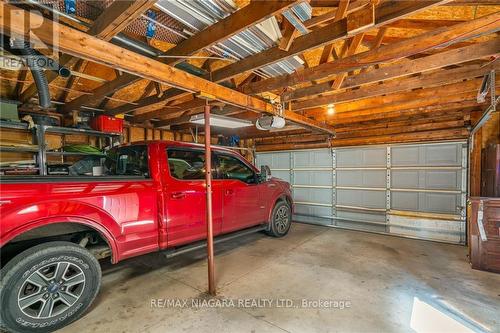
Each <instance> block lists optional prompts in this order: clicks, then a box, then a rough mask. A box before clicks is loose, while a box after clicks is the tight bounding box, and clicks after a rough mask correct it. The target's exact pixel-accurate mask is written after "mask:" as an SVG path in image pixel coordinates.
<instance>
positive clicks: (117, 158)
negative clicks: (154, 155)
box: [104, 145, 149, 178]
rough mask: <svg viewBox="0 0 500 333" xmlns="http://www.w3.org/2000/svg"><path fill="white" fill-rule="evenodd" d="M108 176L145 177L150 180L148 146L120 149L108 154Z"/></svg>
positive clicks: (106, 164)
mask: <svg viewBox="0 0 500 333" xmlns="http://www.w3.org/2000/svg"><path fill="white" fill-rule="evenodd" d="M104 164H105V167H106V174H107V175H112V176H115V175H116V176H122V175H126V176H143V177H145V178H149V164H148V148H147V146H146V145H137V146H128V147H119V148H114V149H111V150H110V151H109V152H108V153H107V154H106V161H105V163H104Z"/></svg>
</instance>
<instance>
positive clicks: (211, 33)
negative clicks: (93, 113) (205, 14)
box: [63, 0, 303, 114]
mask: <svg viewBox="0 0 500 333" xmlns="http://www.w3.org/2000/svg"><path fill="white" fill-rule="evenodd" d="M302 1H303V0H286V1H253V2H251V3H250V4H249V5H247V6H246V7H243V8H242V9H241V10H238V11H236V12H234V13H233V14H232V15H229V16H228V17H226V18H224V19H222V20H220V21H219V22H217V23H215V24H213V25H211V26H209V27H207V28H206V29H204V30H202V31H200V32H199V33H197V34H196V35H194V36H192V37H190V38H188V39H186V40H185V41H183V42H181V43H179V44H178V45H176V46H174V47H173V48H172V49H170V50H168V51H166V52H165V55H167V56H174V58H161V60H160V61H161V62H162V63H164V64H169V65H174V64H176V63H178V62H180V61H183V60H184V59H183V57H185V56H189V55H192V54H194V53H196V52H198V51H201V50H202V49H204V48H206V47H209V46H212V45H214V44H215V43H217V42H220V41H222V40H224V39H227V38H229V37H231V36H233V35H235V34H237V33H239V32H241V31H242V30H244V29H246V28H248V27H249V26H251V25H254V24H256V23H258V22H262V21H263V20H265V19H267V18H269V17H271V16H273V15H275V14H277V13H279V12H281V11H283V10H286V9H287V8H289V7H290V6H293V5H294V4H297V3H299V2H302ZM175 56H179V58H175ZM139 80H140V78H139V77H137V76H134V75H132V74H130V73H129V74H124V75H123V76H122V77H119V78H116V79H115V80H113V81H110V82H108V83H105V84H103V85H102V86H100V87H98V88H96V89H94V90H93V91H92V95H85V96H81V97H78V98H75V99H74V100H72V101H71V102H70V103H67V104H66V105H65V106H64V107H63V110H64V111H67V110H68V109H79V108H80V107H81V106H82V105H88V104H94V103H97V102H98V101H99V100H101V99H102V98H104V96H106V95H108V94H110V93H114V92H116V91H118V90H121V89H123V88H125V87H127V86H129V85H131V84H133V83H135V82H137V81H139ZM177 92H179V91H177ZM179 93H180V92H179ZM137 102H138V103H139V104H144V103H143V102H142V101H137ZM157 103H163V101H162V100H161V99H160V100H159V101H158V102H157ZM122 109H124V110H122V111H120V113H123V112H129V111H131V110H133V108H132V106H131V105H129V106H128V108H126V107H125V106H124V107H123V108H122ZM115 114H116V113H115Z"/></svg>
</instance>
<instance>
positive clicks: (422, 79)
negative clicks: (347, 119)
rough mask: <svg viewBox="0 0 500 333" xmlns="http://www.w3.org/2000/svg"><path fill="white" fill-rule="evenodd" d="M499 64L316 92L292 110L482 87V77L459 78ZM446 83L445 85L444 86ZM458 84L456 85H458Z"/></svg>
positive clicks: (471, 66) (496, 67)
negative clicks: (319, 94) (328, 93)
mask: <svg viewBox="0 0 500 333" xmlns="http://www.w3.org/2000/svg"><path fill="white" fill-rule="evenodd" d="M499 68H500V63H497V62H496V63H494V64H491V65H488V66H480V65H470V66H465V67H458V68H453V69H449V70H442V71H439V72H436V73H430V74H424V75H420V76H415V77H410V78H407V79H401V80H391V81H386V82H385V83H382V84H377V85H373V84H372V85H369V86H363V87H361V88H360V89H356V90H348V91H345V92H341V93H337V94H331V95H325V96H317V97H315V98H312V99H307V100H304V101H301V102H295V103H292V110H294V111H297V110H302V109H308V108H314V107H319V106H322V105H328V104H337V103H346V102H351V101H356V100H360V99H363V98H369V97H375V96H379V95H389V94H394V93H399V92H403V91H409V90H413V89H419V88H429V87H433V86H437V87H436V88H435V89H431V90H429V89H423V90H417V91H414V92H412V93H408V94H407V95H408V97H410V96H411V97H414V98H416V97H417V96H419V94H421V93H422V92H424V93H427V94H428V95H429V96H435V95H436V94H440V93H443V94H450V93H453V91H455V90H456V89H464V90H462V91H466V90H465V89H471V90H475V89H479V87H480V85H481V82H482V79H479V80H471V81H468V82H466V83H462V82H458V83H456V82H457V81H462V80H466V79H473V78H476V77H482V76H484V74H486V73H488V72H489V71H491V70H492V69H494V70H497V69H499ZM443 85H444V86H443ZM455 87H456V89H455Z"/></svg>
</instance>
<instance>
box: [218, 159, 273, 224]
mask: <svg viewBox="0 0 500 333" xmlns="http://www.w3.org/2000/svg"><path fill="white" fill-rule="evenodd" d="M216 156H217V174H218V177H219V178H221V179H222V182H223V185H222V187H223V205H224V206H223V217H222V220H223V222H222V232H223V233H227V232H231V231H234V230H238V229H242V228H246V227H250V226H254V225H257V224H260V223H262V222H263V221H264V220H265V217H264V215H265V209H264V206H265V204H264V203H263V202H262V198H261V184H259V183H258V181H257V178H256V173H255V171H254V170H253V169H252V168H251V167H250V166H248V165H247V164H246V163H245V162H243V161H242V160H240V159H238V158H237V157H235V156H232V155H229V154H223V153H216Z"/></svg>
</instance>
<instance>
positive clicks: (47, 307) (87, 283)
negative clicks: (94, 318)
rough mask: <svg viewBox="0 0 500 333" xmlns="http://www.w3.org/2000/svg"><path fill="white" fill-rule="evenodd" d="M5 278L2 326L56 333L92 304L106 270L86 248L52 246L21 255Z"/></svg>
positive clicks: (0, 286) (0, 287)
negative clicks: (103, 270)
mask: <svg viewBox="0 0 500 333" xmlns="http://www.w3.org/2000/svg"><path fill="white" fill-rule="evenodd" d="M0 277H1V278H0V327H2V328H4V329H6V330H7V331H9V332H52V331H55V330H57V329H60V328H62V327H64V326H66V325H68V324H69V323H71V322H73V321H75V320H76V319H78V318H79V317H81V316H82V315H83V313H84V312H85V310H86V309H87V308H88V307H89V306H90V304H91V303H92V302H93V300H94V298H95V297H96V295H97V292H98V291H99V287H100V285H101V267H100V265H99V262H98V261H97V260H96V259H95V258H94V256H92V254H90V253H89V252H88V251H87V250H85V249H84V248H82V247H81V246H78V245H75V244H73V243H70V242H49V243H43V244H40V245H37V246H34V247H32V248H29V249H28V250H25V251H24V252H21V253H20V254H18V255H17V256H16V257H14V258H13V259H12V260H11V261H9V262H8V263H7V264H6V265H5V266H4V267H3V268H2V270H1V271H0Z"/></svg>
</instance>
